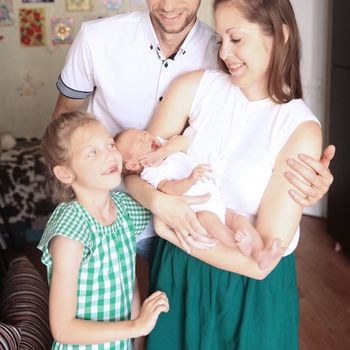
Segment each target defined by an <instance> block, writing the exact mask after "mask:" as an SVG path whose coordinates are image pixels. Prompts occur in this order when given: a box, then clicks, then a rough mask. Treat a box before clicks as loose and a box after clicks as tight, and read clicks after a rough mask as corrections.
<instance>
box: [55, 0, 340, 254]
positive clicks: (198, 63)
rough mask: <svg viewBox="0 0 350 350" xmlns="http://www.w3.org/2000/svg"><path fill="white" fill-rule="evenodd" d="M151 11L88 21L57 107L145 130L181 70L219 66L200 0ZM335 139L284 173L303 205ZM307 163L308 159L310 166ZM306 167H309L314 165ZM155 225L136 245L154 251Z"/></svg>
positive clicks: (153, 6) (320, 184)
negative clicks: (316, 156)
mask: <svg viewBox="0 0 350 350" xmlns="http://www.w3.org/2000/svg"><path fill="white" fill-rule="evenodd" d="M147 3H148V8H149V10H148V11H143V12H132V13H127V14H121V15H118V16H113V17H109V18H105V19H101V20H96V21H91V22H87V23H84V24H83V25H82V27H81V30H80V32H79V33H78V35H77V37H76V39H75V40H74V43H73V44H72V47H71V49H70V51H69V53H68V56H67V59H66V63H65V66H64V68H63V71H62V73H61V75H60V77H59V79H58V82H57V87H58V89H59V91H60V95H59V98H58V100H57V104H56V107H55V110H54V113H53V116H54V117H56V116H58V115H59V114H60V113H62V112H67V111H74V110H78V109H80V108H81V107H82V106H83V104H84V102H85V100H86V99H88V98H89V105H88V111H90V112H92V113H93V114H94V115H96V117H97V118H98V119H99V120H101V121H102V123H103V124H104V125H105V126H106V128H107V129H108V131H109V132H110V133H111V134H112V135H114V134H116V133H117V132H119V131H121V130H123V129H126V128H138V129H145V128H146V127H147V125H148V122H149V120H150V118H151V117H152V114H153V111H154V108H155V107H156V106H157V104H158V103H159V102H160V101H161V100H162V97H163V94H164V92H165V90H166V89H167V87H168V86H169V84H170V82H171V81H172V80H174V78H176V77H177V76H179V75H180V74H182V73H185V72H188V71H192V70H196V69H206V68H216V57H217V45H216V40H215V35H214V32H213V30H212V29H210V28H209V27H208V26H207V25H205V24H204V23H202V22H200V21H199V20H198V19H197V17H196V16H197V11H198V8H199V5H200V0H147ZM333 156H334V146H330V147H328V148H327V149H326V150H325V152H324V155H323V157H322V160H321V161H320V162H318V161H316V160H313V159H311V158H308V157H307V158H306V160H305V161H303V162H298V161H291V162H290V164H289V165H290V166H291V168H292V169H294V170H296V171H297V172H298V173H299V174H300V175H301V178H302V179H300V177H297V176H295V175H294V174H293V173H292V172H290V173H287V174H286V177H287V178H288V180H289V181H290V182H291V183H292V184H294V185H295V186H296V187H297V189H299V190H300V193H302V194H299V193H298V192H297V191H296V190H293V191H291V196H292V197H293V198H294V199H295V200H296V201H297V202H299V203H300V204H302V205H303V206H311V205H313V204H315V203H316V202H317V201H318V200H319V199H320V198H322V196H323V195H324V194H325V193H326V192H327V191H328V188H329V186H330V184H331V182H332V180H333V178H332V175H331V173H330V172H329V170H328V166H329V162H330V160H331V159H332V158H333ZM305 164H306V166H305ZM307 166H309V167H311V169H313V170H311V169H310V168H308V167H307ZM153 235H154V234H153V230H152V228H151V227H149V228H148V229H147V230H146V231H145V232H144V233H143V234H142V235H140V236H139V237H138V244H137V246H138V252H139V253H141V254H142V255H143V256H144V257H146V259H148V258H149V250H150V249H149V247H150V241H151V238H150V237H152V236H153Z"/></svg>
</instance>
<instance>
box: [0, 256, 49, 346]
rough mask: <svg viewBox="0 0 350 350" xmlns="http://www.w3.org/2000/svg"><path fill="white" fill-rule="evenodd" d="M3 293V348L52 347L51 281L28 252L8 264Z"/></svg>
mask: <svg viewBox="0 0 350 350" xmlns="http://www.w3.org/2000/svg"><path fill="white" fill-rule="evenodd" d="M2 282H3V283H2V286H1V294H0V349H1V350H16V349H20V350H48V349H50V348H51V344H52V335H51V332H50V327H49V316H48V298H49V290H48V286H47V282H46V281H45V280H44V278H43V277H42V275H41V274H40V273H39V271H38V270H37V269H36V268H35V267H34V266H33V264H32V263H31V261H30V260H29V259H28V258H27V257H26V256H24V255H22V256H19V257H17V258H14V259H13V260H12V261H11V262H10V263H9V264H8V266H6V274H5V276H4V278H3V280H2Z"/></svg>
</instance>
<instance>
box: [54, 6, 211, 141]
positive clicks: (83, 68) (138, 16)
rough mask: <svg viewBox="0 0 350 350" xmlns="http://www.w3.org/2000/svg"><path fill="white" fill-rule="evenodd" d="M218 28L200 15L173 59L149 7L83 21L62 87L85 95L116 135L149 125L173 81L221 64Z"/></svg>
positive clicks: (72, 94) (68, 92) (73, 94)
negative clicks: (165, 51) (162, 47)
mask: <svg viewBox="0 0 350 350" xmlns="http://www.w3.org/2000/svg"><path fill="white" fill-rule="evenodd" d="M216 58H217V45H216V42H215V36H214V33H213V30H212V29H211V28H210V27H208V26H207V25H206V24H204V23H202V22H200V21H199V20H198V19H197V21H196V23H195V25H194V27H193V28H192V30H191V31H190V33H189V34H188V36H187V37H186V39H185V41H184V42H183V43H182V45H181V48H180V49H179V51H178V52H177V53H176V55H174V57H172V58H168V59H165V57H164V56H163V54H162V52H161V50H160V47H159V44H158V40H157V37H156V35H155V32H154V29H153V27H152V24H151V20H150V17H149V12H148V11H142V12H130V13H126V14H121V15H117V16H113V17H108V18H104V19H100V20H96V21H90V22H86V23H83V24H82V27H81V29H80V31H79V33H78V35H77V37H76V39H75V40H74V43H73V44H72V47H71V49H70V51H69V53H68V55H67V58H66V62H65V66H64V68H63V71H62V73H61V75H60V77H59V79H58V82H57V87H58V89H59V91H60V92H61V93H62V94H63V95H65V96H67V97H70V98H76V99H81V98H85V97H87V96H89V95H91V94H92V98H91V99H90V102H89V106H88V111H90V112H92V113H93V114H94V115H95V116H96V117H97V118H98V119H99V120H101V122H102V123H103V124H104V125H105V127H106V128H107V129H108V130H109V132H111V133H112V134H113V135H114V134H115V133H117V132H119V131H120V130H123V129H126V128H130V127H136V128H140V129H144V128H146V126H147V124H148V122H149V120H150V118H151V117H152V114H153V111H154V108H155V106H156V105H157V103H158V102H159V101H160V100H161V98H162V96H163V94H164V92H165V90H166V89H167V87H168V86H169V84H170V83H171V81H172V80H174V78H176V77H177V76H179V75H180V74H182V73H185V72H189V71H192V70H196V69H206V68H215V67H216Z"/></svg>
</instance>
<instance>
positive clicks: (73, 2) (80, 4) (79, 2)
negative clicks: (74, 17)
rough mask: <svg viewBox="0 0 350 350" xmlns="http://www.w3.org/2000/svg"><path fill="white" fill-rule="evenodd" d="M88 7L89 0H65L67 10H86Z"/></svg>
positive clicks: (89, 5)
mask: <svg viewBox="0 0 350 350" xmlns="http://www.w3.org/2000/svg"><path fill="white" fill-rule="evenodd" d="M90 7H91V4H90V0H66V10H67V11H88V10H90Z"/></svg>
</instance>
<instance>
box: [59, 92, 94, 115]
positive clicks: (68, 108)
mask: <svg viewBox="0 0 350 350" xmlns="http://www.w3.org/2000/svg"><path fill="white" fill-rule="evenodd" d="M87 100H88V98H83V99H73V98H69V97H66V96H64V95H62V94H61V93H60V94H59V96H58V98H57V102H56V106H55V109H54V111H53V113H52V119H54V118H57V117H58V116H59V115H60V114H61V113H65V112H75V111H79V110H80V109H81V108H82V107H83V105H84V104H85V103H86V101H87Z"/></svg>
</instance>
